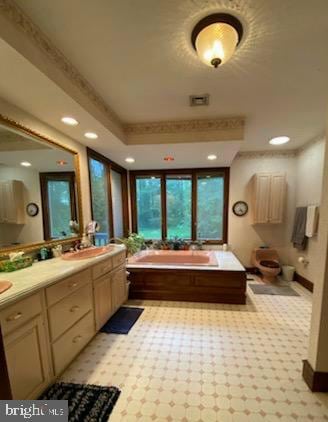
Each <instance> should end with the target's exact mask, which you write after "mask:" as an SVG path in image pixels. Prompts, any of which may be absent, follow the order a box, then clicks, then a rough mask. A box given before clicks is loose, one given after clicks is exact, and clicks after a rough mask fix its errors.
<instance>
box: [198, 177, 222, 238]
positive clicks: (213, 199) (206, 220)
mask: <svg viewBox="0 0 328 422" xmlns="http://www.w3.org/2000/svg"><path fill="white" fill-rule="evenodd" d="M223 216H224V178H223V177H222V176H210V175H197V239H200V240H203V239H205V240H216V239H222V238H223Z"/></svg>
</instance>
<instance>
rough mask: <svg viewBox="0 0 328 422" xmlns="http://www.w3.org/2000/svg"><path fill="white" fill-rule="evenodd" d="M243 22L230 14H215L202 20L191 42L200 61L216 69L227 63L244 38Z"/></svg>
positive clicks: (195, 28) (193, 32)
mask: <svg viewBox="0 0 328 422" xmlns="http://www.w3.org/2000/svg"><path fill="white" fill-rule="evenodd" d="M243 33H244V30H243V26H242V24H241V22H240V21H239V20H238V19H237V18H236V17H235V16H232V15H230V14H228V13H214V14H213V15H209V16H206V17H205V18H203V19H202V20H200V21H199V22H198V23H197V25H196V26H195V27H194V29H193V31H192V34H191V42H192V45H193V47H194V49H195V50H196V52H197V55H198V57H199V58H200V60H201V61H202V62H203V63H205V64H206V65H207V66H212V67H214V68H217V67H219V66H220V65H223V64H224V63H226V62H227V61H228V60H229V59H230V58H231V57H232V55H233V53H234V52H235V50H236V48H237V46H238V44H239V43H240V41H241V39H242V37H243Z"/></svg>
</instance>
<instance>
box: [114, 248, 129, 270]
mask: <svg viewBox="0 0 328 422" xmlns="http://www.w3.org/2000/svg"><path fill="white" fill-rule="evenodd" d="M125 259H126V255H125V251H123V252H120V253H119V254H117V255H114V256H113V257H112V260H113V268H116V267H119V266H120V265H122V264H124V263H125Z"/></svg>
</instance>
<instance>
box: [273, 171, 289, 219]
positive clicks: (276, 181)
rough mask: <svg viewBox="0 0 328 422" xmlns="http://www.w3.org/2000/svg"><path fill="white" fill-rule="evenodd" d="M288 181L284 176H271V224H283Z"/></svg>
mask: <svg viewBox="0 0 328 422" xmlns="http://www.w3.org/2000/svg"><path fill="white" fill-rule="evenodd" d="M285 190H286V181H285V175H284V174H281V173H280V174H272V175H271V187H270V206H269V222H270V223H273V224H279V223H282V222H283V216H284V199H285Z"/></svg>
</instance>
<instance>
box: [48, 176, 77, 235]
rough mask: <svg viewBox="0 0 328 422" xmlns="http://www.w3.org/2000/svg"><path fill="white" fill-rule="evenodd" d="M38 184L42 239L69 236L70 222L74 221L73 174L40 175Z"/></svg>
mask: <svg viewBox="0 0 328 422" xmlns="http://www.w3.org/2000/svg"><path fill="white" fill-rule="evenodd" d="M40 183H41V194H42V195H41V197H42V216H43V231H44V239H45V240H53V239H60V238H63V237H66V236H70V235H71V229H70V226H69V224H70V221H71V220H76V206H75V203H76V201H75V173H74V172H53V173H40Z"/></svg>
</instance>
